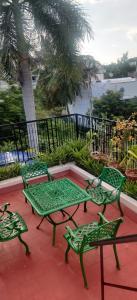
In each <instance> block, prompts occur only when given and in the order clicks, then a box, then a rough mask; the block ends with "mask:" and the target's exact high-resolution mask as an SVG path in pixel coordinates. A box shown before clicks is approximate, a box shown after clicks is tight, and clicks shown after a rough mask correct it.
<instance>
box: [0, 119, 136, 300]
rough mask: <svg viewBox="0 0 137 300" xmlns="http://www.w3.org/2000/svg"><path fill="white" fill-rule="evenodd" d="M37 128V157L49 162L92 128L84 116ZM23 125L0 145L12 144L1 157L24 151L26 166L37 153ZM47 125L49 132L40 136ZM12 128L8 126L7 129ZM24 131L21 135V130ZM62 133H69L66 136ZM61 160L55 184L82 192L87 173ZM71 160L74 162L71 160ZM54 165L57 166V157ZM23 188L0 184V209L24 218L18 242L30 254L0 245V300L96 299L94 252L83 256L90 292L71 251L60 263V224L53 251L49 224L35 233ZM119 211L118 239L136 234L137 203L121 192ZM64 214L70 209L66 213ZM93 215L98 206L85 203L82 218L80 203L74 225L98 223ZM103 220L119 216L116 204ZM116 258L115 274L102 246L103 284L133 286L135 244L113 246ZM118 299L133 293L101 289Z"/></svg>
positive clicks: (13, 183)
mask: <svg viewBox="0 0 137 300" xmlns="http://www.w3.org/2000/svg"><path fill="white" fill-rule="evenodd" d="M75 118H76V119H75ZM85 120H86V121H85ZM93 121H94V122H92V125H93V127H92V129H94V130H95V129H96V131H97V130H98V128H99V127H98V125H97V124H99V122H100V120H98V119H97V121H96V120H93ZM47 122H48V123H47ZM52 122H53V121H52ZM57 122H58V124H61V125H60V126H59V130H57V129H56V131H55V130H53V128H54V129H55V128H57V127H56V125H57ZM59 122H60V123H59ZM41 124H42V125H41ZM41 124H40V123H39V125H38V127H37V130H38V136H39V147H40V149H39V150H40V153H41V158H43V153H44V152H45V153H47V154H46V155H47V156H46V157H50V155H53V154H54V153H56V149H61V148H60V146H61V145H62V148H63V145H64V144H65V142H67V141H68V140H70V143H71V141H72V137H73V139H77V138H78V139H79V138H80V141H81V140H83V142H84V143H85V140H86V133H87V132H88V131H89V130H90V126H91V122H90V119H89V117H83V116H77V117H76V116H74V115H73V116H71V118H69V122H68V121H66V120H65V121H64V120H63V123H62V119H61V120H60V119H59V121H57V120H56V122H55V120H54V123H51V121H50V120H49V121H45V120H43V121H41ZM43 124H44V125H43ZM45 124H46V125H45ZM47 124H48V125H47ZM53 124H54V127H53ZM62 124H63V125H64V127H63V131H61V130H60V128H61V127H62ZM106 124H107V126H106V128H107V130H106V129H105V141H106V142H104V143H103V144H102V149H104V152H105V153H107V151H108V145H109V138H110V137H111V127H112V124H110V123H109V122H108V121H107V123H106ZM8 126H9V125H8ZM25 126H26V124H25V123H23V124H16V125H12V126H11V127H12V130H11V131H10V130H9V129H6V131H3V132H7V135H6V136H5V140H4V135H2V136H1V140H2V142H3V141H6V142H7V141H10V143H11V142H13V143H12V144H11V145H12V147H11V148H9V149H8V150H9V151H5V152H10V153H11V152H12V151H16V153H17V155H18V151H21V153H23V152H24V153H26V156H22V157H26V158H27V159H26V160H27V161H31V159H32V156H33V155H32V154H34V157H35V156H36V148H34V149H33V151H32V149H31V148H30V145H29V138H28V135H27V127H25ZM47 126H48V131H46V132H45V129H46V128H47ZM11 127H10V126H9V128H11ZM24 128H25V129H24ZM40 128H42V130H41V134H39V132H40ZM13 129H14V130H13ZM23 129H24V135H23V134H22V131H21V130H23ZM70 129H71V130H70ZM67 130H68V132H69V134H66V132H67ZM49 132H50V133H49ZM48 133H49V134H48ZM53 133H54V134H53ZM42 134H43V135H42ZM25 142H26V144H25ZM13 144H14V146H15V145H16V149H15V148H14V147H13ZM71 145H72V144H71ZM98 145H99V144H98V143H97V141H96V143H95V141H94V143H93V147H94V150H95V149H97V147H98ZM44 147H45V148H44ZM13 148H14V149H13ZM49 153H51V154H49ZM22 155H24V154H22ZM60 155H61V157H62V160H61V161H60V158H59V157H58V162H60V165H59V166H56V167H51V169H50V171H51V173H52V174H53V175H54V177H55V179H59V178H64V177H67V178H69V179H71V180H72V181H73V182H75V183H76V184H77V185H79V186H80V187H82V188H84V187H85V183H84V178H87V177H88V176H89V178H90V176H92V175H91V174H89V173H87V172H86V171H84V170H83V169H80V168H79V167H77V166H75V165H74V164H67V165H62V163H63V162H64V161H63V160H64V157H63V154H62V153H61V154H60ZM82 155H83V156H82V159H83V160H84V158H83V157H84V154H82ZM53 156H54V155H53ZM53 156H52V157H51V160H50V162H51V165H52V163H53ZM76 156H77V162H80V163H79V165H81V164H82V163H81V162H82V160H81V161H79V160H78V157H79V155H76ZM44 158H45V157H44ZM71 159H72V160H73V156H72V155H71ZM16 160H18V161H19V162H20V163H22V160H21V159H20V156H19V155H18V159H16ZM67 160H68V156H67ZM69 160H70V158H69ZM24 161H25V159H24ZM55 161H57V156H56V159H55ZM10 163H11V162H10ZM10 163H9V162H6V165H7V168H12V166H13V164H10ZM54 164H55V163H54ZM77 164H78V163H77ZM15 165H16V164H15ZM97 166H98V165H96V166H95V164H93V165H92V166H91V167H92V171H93V172H92V171H91V172H90V173H94V174H93V175H97V171H98V169H97ZM1 168H3V167H1ZM85 169H86V168H85ZM87 169H88V168H87ZM99 171H100V170H99ZM18 173H19V172H17V173H16V175H18ZM40 180H43V178H41V179H40ZM22 189H23V185H22V180H21V178H20V177H15V178H14V179H8V180H4V181H1V182H0V204H2V203H4V202H10V204H11V210H12V211H18V212H19V213H20V214H21V216H22V217H23V218H24V220H25V222H26V223H27V226H28V232H27V233H24V234H23V237H24V240H25V241H26V242H27V243H28V245H29V247H30V250H31V255H30V256H29V257H27V256H26V255H25V254H24V252H23V249H22V245H21V244H19V243H18V240H17V239H14V240H12V241H10V242H5V243H1V244H0V252H1V266H0V274H1V276H0V286H1V297H2V300H8V299H9V297H10V300H16V299H19V297H20V298H21V299H22V300H26V299H37V300H43V299H45V297H47V299H51V300H52V299H56V300H58V299H59V300H60V299H63V300H69V299H72V300H73V299H74V300H75V299H77V298H78V299H81V300H83V299H91V298H92V299H94V300H99V299H101V279H100V252H99V247H98V248H97V249H95V250H93V251H90V252H87V253H86V254H85V257H84V262H85V268H86V273H87V278H88V283H89V289H88V290H86V289H84V286H83V280H82V276H81V270H80V265H79V258H78V256H77V255H76V254H75V253H74V252H72V251H71V252H70V259H69V264H65V261H64V254H65V250H66V241H65V239H64V237H63V235H64V233H65V226H64V225H60V226H59V227H58V228H57V237H56V245H55V247H53V246H52V242H51V239H52V227H51V225H50V224H49V223H48V222H47V221H46V220H44V222H43V223H42V225H41V228H40V230H37V229H36V226H37V224H38V223H39V221H40V217H39V216H38V215H37V214H35V215H34V214H32V211H31V207H30V206H29V205H28V204H26V203H25V201H24V196H23V194H22ZM132 200H133V202H132ZM122 208H123V210H124V223H123V224H122V225H121V227H120V230H119V236H127V235H130V234H136V233H137V218H136V213H137V208H136V200H134V199H131V198H130V197H129V196H127V195H125V194H123V193H122ZM69 210H71V209H70V208H69ZM98 211H99V209H98V207H97V206H95V205H94V204H91V203H88V211H87V213H84V211H83V204H81V205H80V208H79V210H78V211H77V213H76V215H75V219H76V222H77V223H78V224H80V225H81V224H84V223H89V222H92V221H93V220H97V219H98V216H97V212H98ZM105 216H106V217H107V218H108V219H109V220H112V219H114V218H117V217H119V210H118V209H117V207H116V206H115V204H114V205H110V206H109V207H107V209H106V213H105ZM58 217H60V218H63V217H62V216H61V214H59V215H58V214H57V216H56V218H58ZM69 225H70V227H72V228H73V225H72V223H70V224H69ZM118 254H119V259H120V263H121V270H120V271H118V270H117V269H116V267H115V260H114V256H113V251H112V246H105V247H104V267H105V280H106V281H108V282H112V283H114V284H119V285H124V286H131V287H137V284H136V282H137V276H136V270H137V262H136V261H137V259H136V255H137V254H136V243H131V244H130V243H127V244H120V245H118ZM118 297H121V298H122V297H123V298H124V299H125V300H129V299H133V300H134V299H136V297H137V294H136V292H133V291H128V290H123V289H116V288H112V287H107V286H106V287H105V299H106V300H107V299H109V300H114V299H118Z"/></svg>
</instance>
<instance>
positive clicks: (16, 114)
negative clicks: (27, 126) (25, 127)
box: [0, 86, 25, 125]
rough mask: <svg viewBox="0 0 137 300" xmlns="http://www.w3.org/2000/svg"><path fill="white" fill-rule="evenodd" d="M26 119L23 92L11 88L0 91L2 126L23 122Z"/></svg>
mask: <svg viewBox="0 0 137 300" xmlns="http://www.w3.org/2000/svg"><path fill="white" fill-rule="evenodd" d="M24 119H25V117H24V110H23V103H22V95H21V90H20V89H19V88H18V87H16V86H11V87H10V88H9V89H8V90H6V91H0V124H1V125H4V124H9V123H16V122H21V121H23V120H24Z"/></svg>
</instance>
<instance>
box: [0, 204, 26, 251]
mask: <svg viewBox="0 0 137 300" xmlns="http://www.w3.org/2000/svg"><path fill="white" fill-rule="evenodd" d="M9 205H10V204H9V203H6V204H4V205H3V206H2V207H1V208H0V242H6V241H9V240H12V239H14V238H16V237H18V239H19V241H20V242H21V243H22V244H23V245H24V247H25V250H26V255H28V254H30V251H29V247H28V245H27V244H26V242H24V240H22V238H21V234H22V233H23V232H26V231H28V228H27V225H26V223H25V222H24V220H23V219H22V217H21V216H20V215H19V214H18V213H17V212H11V211H9V210H8V206H9Z"/></svg>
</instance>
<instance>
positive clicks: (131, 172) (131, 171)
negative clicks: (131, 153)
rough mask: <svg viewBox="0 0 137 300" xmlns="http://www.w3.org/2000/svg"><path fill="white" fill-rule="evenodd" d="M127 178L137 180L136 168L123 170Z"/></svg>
mask: <svg viewBox="0 0 137 300" xmlns="http://www.w3.org/2000/svg"><path fill="white" fill-rule="evenodd" d="M125 175H126V177H127V178H128V180H132V181H137V169H128V170H126V172H125Z"/></svg>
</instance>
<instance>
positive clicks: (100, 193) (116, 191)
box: [84, 167, 126, 216]
mask: <svg viewBox="0 0 137 300" xmlns="http://www.w3.org/2000/svg"><path fill="white" fill-rule="evenodd" d="M125 179H126V177H125V176H124V175H123V174H122V173H121V172H120V171H119V170H117V169H115V168H109V167H104V168H103V171H102V173H101V174H100V176H99V177H98V178H95V179H93V180H86V182H87V183H88V185H87V187H86V191H87V192H88V193H89V194H90V196H91V200H90V201H91V202H93V203H95V204H97V205H98V206H101V205H103V206H104V207H103V211H102V213H103V214H104V212H105V209H106V206H107V204H111V203H113V202H114V201H117V203H118V208H119V210H120V214H121V216H123V215H124V214H123V211H122V208H121V205H120V193H121V190H122V186H123V184H124V182H125ZM102 182H105V183H107V184H109V185H111V186H112V187H113V189H112V190H111V191H108V190H106V189H105V188H104V187H103V186H102ZM86 210H87V208H86V202H85V203H84V211H86Z"/></svg>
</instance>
